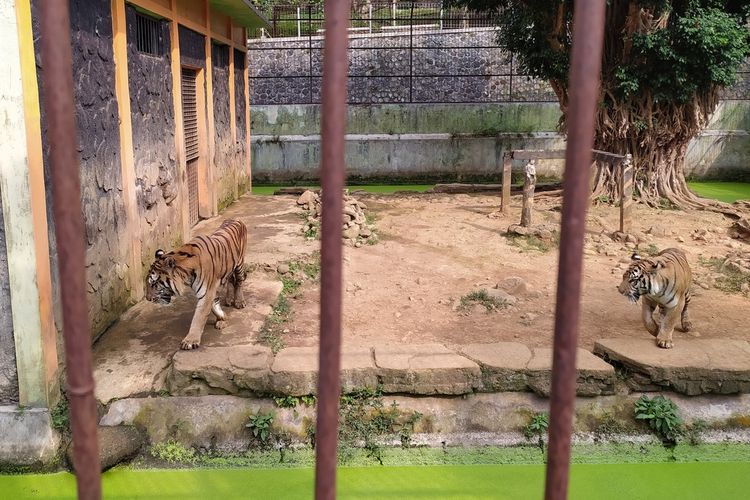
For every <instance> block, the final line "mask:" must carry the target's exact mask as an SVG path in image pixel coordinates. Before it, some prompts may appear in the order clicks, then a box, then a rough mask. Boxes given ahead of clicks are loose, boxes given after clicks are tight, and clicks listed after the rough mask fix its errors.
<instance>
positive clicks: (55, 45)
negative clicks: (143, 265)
mask: <svg viewBox="0 0 750 500" xmlns="http://www.w3.org/2000/svg"><path fill="white" fill-rule="evenodd" d="M68 4H69V2H68V1H67V0H57V1H52V0H50V1H45V2H40V3H39V6H40V11H41V32H42V35H41V44H42V54H41V56H42V61H43V64H44V109H45V111H46V114H47V125H48V126H47V134H48V135H47V137H48V140H49V145H50V164H51V169H50V170H51V172H52V186H53V192H52V194H53V206H54V214H55V234H56V236H57V254H58V258H59V262H60V283H61V284H62V293H61V294H60V295H61V300H62V311H63V336H64V338H65V363H66V364H65V366H66V368H67V380H68V391H67V392H68V398H69V400H70V415H71V419H70V421H71V427H72V431H73V462H74V467H75V473H76V482H77V485H78V498H80V499H85V500H90V499H98V498H101V478H100V468H99V451H98V446H97V437H96V426H97V418H96V417H97V416H96V402H95V400H94V377H93V374H92V368H91V367H92V363H91V336H90V335H89V323H88V321H89V320H88V317H89V315H88V307H87V305H86V286H85V283H86V278H85V270H84V258H85V250H86V249H85V233H84V229H83V215H82V214H83V212H82V210H81V185H80V167H79V165H78V151H77V147H78V139H77V134H76V122H75V114H74V109H75V108H74V106H73V74H72V71H71V68H72V58H71V48H70V18H69V12H68Z"/></svg>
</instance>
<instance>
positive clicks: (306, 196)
mask: <svg viewBox="0 0 750 500" xmlns="http://www.w3.org/2000/svg"><path fill="white" fill-rule="evenodd" d="M316 198H317V196H316V195H315V193H313V192H312V191H305V192H304V193H302V194H301V195H300V196H299V198H297V205H303V206H304V205H308V210H309V205H311V204H313V203H315V201H316Z"/></svg>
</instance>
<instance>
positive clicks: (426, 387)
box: [375, 344, 481, 394]
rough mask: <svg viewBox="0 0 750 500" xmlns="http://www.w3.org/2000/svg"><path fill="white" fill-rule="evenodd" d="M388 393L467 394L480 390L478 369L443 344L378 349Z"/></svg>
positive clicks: (378, 361)
mask: <svg viewBox="0 0 750 500" xmlns="http://www.w3.org/2000/svg"><path fill="white" fill-rule="evenodd" d="M375 364H376V365H377V367H378V376H379V378H380V382H381V385H382V388H383V392H387V393H406V394H466V393H470V392H473V391H474V390H475V389H478V388H480V387H481V370H480V368H479V365H478V364H476V363H475V362H473V361H471V360H470V359H468V358H465V357H463V356H460V355H459V354H456V353H455V352H453V351H451V350H450V349H448V348H446V347H445V346H443V345H440V344H423V345H391V346H376V347H375Z"/></svg>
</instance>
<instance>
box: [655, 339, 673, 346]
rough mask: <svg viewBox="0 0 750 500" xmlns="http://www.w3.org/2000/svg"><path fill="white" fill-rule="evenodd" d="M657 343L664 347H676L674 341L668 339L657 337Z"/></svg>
mask: <svg viewBox="0 0 750 500" xmlns="http://www.w3.org/2000/svg"><path fill="white" fill-rule="evenodd" d="M656 345H657V346H659V347H661V348H662V349H671V348H673V347H674V343H673V342H672V341H671V340H668V339H658V338H657V339H656Z"/></svg>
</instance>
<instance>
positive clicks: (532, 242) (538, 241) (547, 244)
mask: <svg viewBox="0 0 750 500" xmlns="http://www.w3.org/2000/svg"><path fill="white" fill-rule="evenodd" d="M505 238H506V240H507V241H508V244H509V245H511V246H514V247H518V248H519V249H520V250H521V251H522V252H528V251H532V250H535V251H537V252H541V253H547V252H549V251H550V250H554V249H555V248H557V247H558V246H559V244H560V233H558V232H557V231H553V232H552V239H549V240H544V239H542V238H539V237H538V236H534V235H524V236H522V235H520V234H514V233H508V234H506V235H505Z"/></svg>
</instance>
